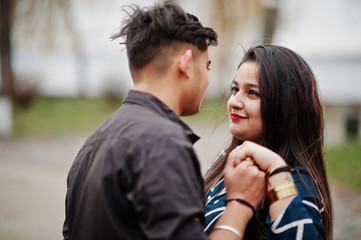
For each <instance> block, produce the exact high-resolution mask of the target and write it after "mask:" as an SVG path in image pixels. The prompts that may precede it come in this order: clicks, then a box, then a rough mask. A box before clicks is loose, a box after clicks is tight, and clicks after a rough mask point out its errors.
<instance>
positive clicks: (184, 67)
mask: <svg viewBox="0 0 361 240" xmlns="http://www.w3.org/2000/svg"><path fill="white" fill-rule="evenodd" d="M191 60H192V50H191V49H187V50H186V51H185V52H184V54H183V55H182V56H181V59H180V63H179V70H180V71H181V72H182V73H183V74H184V76H185V77H186V78H187V79H188V78H189V67H190V62H191Z"/></svg>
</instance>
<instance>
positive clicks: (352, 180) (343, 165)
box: [326, 142, 361, 190]
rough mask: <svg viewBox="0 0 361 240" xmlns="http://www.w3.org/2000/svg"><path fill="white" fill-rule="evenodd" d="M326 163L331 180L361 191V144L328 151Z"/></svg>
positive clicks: (351, 144) (333, 148) (356, 143)
mask: <svg viewBox="0 0 361 240" xmlns="http://www.w3.org/2000/svg"><path fill="white" fill-rule="evenodd" d="M326 162H327V171H328V174H329V176H330V178H331V179H333V180H336V181H338V182H342V183H344V184H346V185H348V186H349V187H353V188H358V189H360V190H361V142H354V143H349V144H347V145H343V146H338V147H331V148H329V149H327V151H326Z"/></svg>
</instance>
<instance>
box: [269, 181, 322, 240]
mask: <svg viewBox="0 0 361 240" xmlns="http://www.w3.org/2000/svg"><path fill="white" fill-rule="evenodd" d="M294 180H295V183H296V186H297V188H298V192H299V195H298V196H297V197H296V198H294V199H293V201H292V202H291V203H290V204H289V205H288V207H287V208H286V209H285V210H284V211H283V212H282V213H281V214H280V216H278V217H277V218H276V219H275V221H273V222H271V220H270V216H269V214H268V216H267V219H266V226H268V228H269V229H270V232H269V233H270V236H269V239H287V240H289V239H297V240H301V239H326V235H325V232H324V229H323V225H322V221H321V214H322V213H323V207H322V208H321V209H320V208H319V207H318V206H317V204H316V202H315V201H316V199H318V198H317V195H315V194H314V193H312V192H310V191H312V190H309V189H310V188H308V189H307V188H306V187H305V186H304V185H303V183H302V182H301V181H300V179H298V178H295V177H294ZM305 182H308V180H307V179H306V181H305ZM315 196H316V197H315Z"/></svg>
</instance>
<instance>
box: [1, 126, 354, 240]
mask: <svg viewBox="0 0 361 240" xmlns="http://www.w3.org/2000/svg"><path fill="white" fill-rule="evenodd" d="M192 127H193V128H194V129H195V131H196V132H197V133H198V134H199V135H200V136H202V139H201V140H200V141H199V142H198V143H196V145H195V149H196V151H197V154H198V156H199V158H200V161H201V166H202V171H203V172H205V170H206V169H207V168H208V167H209V166H210V164H211V162H212V160H213V159H214V157H215V156H216V155H217V152H218V151H219V149H221V148H222V147H224V146H227V144H228V141H229V139H230V136H229V135H228V130H227V129H226V127H224V125H222V126H221V127H219V126H218V127H214V126H212V125H210V124H202V125H195V126H192ZM86 137H87V135H74V136H56V137H27V138H8V139H0V239H1V240H22V239H27V240H35V239H36V240H50V239H62V235H61V230H62V224H63V220H64V211H65V210H64V202H65V192H66V177H67V173H68V171H69V168H70V166H71V164H72V161H73V159H74V158H75V156H76V154H77V152H78V150H79V149H80V147H81V146H82V144H83V142H84V141H85V139H86ZM331 193H332V196H333V201H334V209H335V224H334V226H335V227H334V239H335V240H341V239H361V228H360V226H361V192H360V191H357V190H353V189H349V188H347V187H345V186H342V185H340V184H338V183H335V182H331Z"/></svg>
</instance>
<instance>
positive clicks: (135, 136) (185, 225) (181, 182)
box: [63, 90, 207, 240]
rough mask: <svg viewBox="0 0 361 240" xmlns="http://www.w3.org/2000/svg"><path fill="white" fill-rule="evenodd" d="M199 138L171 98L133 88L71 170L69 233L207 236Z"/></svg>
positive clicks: (105, 236) (101, 236) (65, 232)
mask: <svg viewBox="0 0 361 240" xmlns="http://www.w3.org/2000/svg"><path fill="white" fill-rule="evenodd" d="M197 140H198V137H197V136H196V135H195V134H194V133H193V132H192V130H191V129H190V128H189V127H188V126H187V125H186V124H185V123H183V122H182V121H181V120H180V118H179V117H178V116H177V115H176V114H175V113H174V112H173V111H172V110H170V109H169V108H168V107H167V106H166V105H165V104H163V103H162V102H161V101H159V100H158V99H157V98H155V97H154V96H152V95H150V94H147V93H143V92H138V91H134V90H131V91H130V92H129V93H128V95H127V96H126V98H125V99H124V101H123V105H122V106H121V107H120V108H119V110H118V111H116V112H115V113H114V114H113V115H112V116H111V117H110V118H109V119H108V120H107V121H106V122H105V123H104V124H103V125H101V126H100V127H99V128H98V129H97V130H96V131H95V132H94V133H93V134H92V135H91V136H90V137H89V138H88V140H87V141H86V142H85V144H84V145H83V147H82V148H81V150H80V151H79V153H78V155H77V156H76V159H75V160H74V163H73V165H72V167H71V169H70V171H69V175H68V181H67V183H68V188H67V196H66V219H65V222H64V228H63V235H64V239H71V240H76V239H84V240H92V239H104V240H105V239H106V240H111V239H117V240H121V239H129V240H130V239H131V240H136V239H207V237H206V235H205V234H204V233H203V227H202V222H203V219H204V195H203V180H202V176H201V173H200V166H199V162H198V159H197V156H196V154H195V152H194V150H193V146H192V144H193V143H195V142H196V141H197ZM197 219H199V220H200V221H197Z"/></svg>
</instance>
